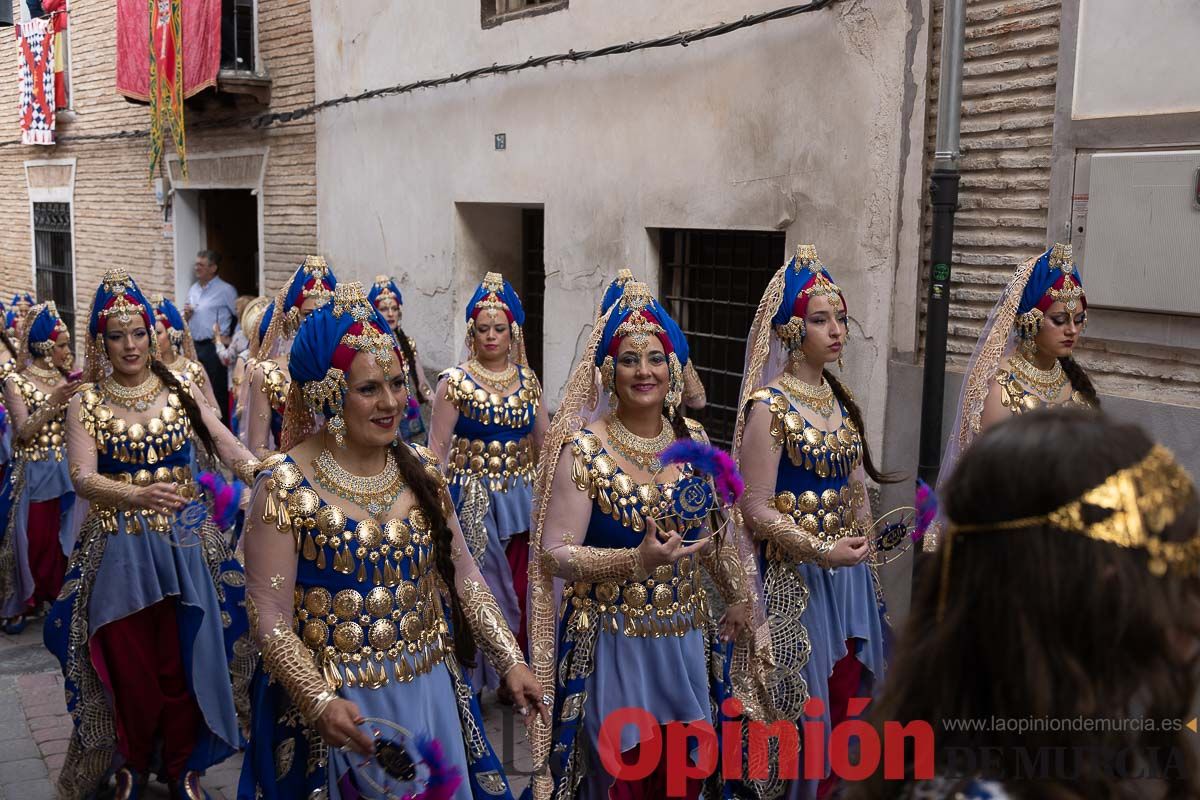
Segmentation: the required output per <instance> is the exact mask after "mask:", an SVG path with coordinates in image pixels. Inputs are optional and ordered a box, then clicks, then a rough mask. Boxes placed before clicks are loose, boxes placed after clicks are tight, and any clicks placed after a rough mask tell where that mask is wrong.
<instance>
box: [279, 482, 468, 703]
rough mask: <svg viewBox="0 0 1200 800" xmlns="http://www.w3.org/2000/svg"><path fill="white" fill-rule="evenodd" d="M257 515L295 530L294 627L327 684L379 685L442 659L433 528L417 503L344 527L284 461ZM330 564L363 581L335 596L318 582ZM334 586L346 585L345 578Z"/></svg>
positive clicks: (443, 631)
mask: <svg viewBox="0 0 1200 800" xmlns="http://www.w3.org/2000/svg"><path fill="white" fill-rule="evenodd" d="M262 518H263V522H265V523H267V524H273V525H275V527H276V528H277V529H278V530H279V531H280V532H281V533H286V534H291V535H292V536H293V538H294V540H295V543H296V548H297V550H298V552H299V553H300V556H301V559H302V561H301V563H300V566H299V569H298V572H297V579H296V580H297V585H296V598H295V602H296V605H295V608H296V625H297V633H298V634H299V636H300V637H301V639H302V640H303V641H304V643H305V644H306V645H307V646H308V647H309V649H310V650H312V651H313V653H314V656H315V657H316V659H317V663H318V665H319V666H320V668H321V669H322V673H323V675H324V676H325V679H326V681H327V682H328V683H329V685H330V686H331V687H333V688H339V687H341V686H343V685H345V686H349V687H356V686H361V687H364V688H379V687H381V686H385V685H387V684H388V683H389V682H391V681H402V682H403V681H411V680H412V679H413V678H414V677H416V676H417V675H422V674H425V673H427V672H429V671H430V669H432V668H433V667H434V666H436V665H437V664H439V663H441V661H442V660H443V658H444V654H445V651H446V648H447V638H446V636H447V631H448V628H447V626H446V624H445V619H444V616H443V608H442V604H441V600H440V595H439V593H438V577H437V573H436V565H435V562H434V557H433V531H432V529H431V527H430V523H429V520H428V518H427V517H426V516H425V514H424V512H422V511H421V509H420V508H413V509H412V510H411V511H410V512H409V513H408V515H407V516H406V517H405V518H404V519H389V520H387V521H386V522H385V523H384V524H382V525H381V524H380V523H378V522H376V521H375V520H374V519H371V518H366V519H363V520H360V521H359V522H357V523H355V524H354V525H353V528H350V527H348V525H349V520H348V519H347V517H346V515H345V513H344V512H343V511H342V510H341V509H339V508H338V507H336V506H332V505H329V504H327V503H324V502H323V501H322V500H321V498H320V496H319V495H318V494H317V492H316V491H315V490H314V489H313V488H312V487H311V486H309V485H307V483H306V481H305V480H304V476H303V474H302V473H301V471H300V468H299V467H298V466H297V465H296V464H295V462H293V461H291V460H290V459H285V460H283V461H281V462H279V463H277V464H276V465H275V466H274V467H273V469H272V472H271V476H270V478H268V484H267V502H266V506H265V508H264V510H263V516H262ZM328 569H332V570H333V571H334V572H337V573H340V574H341V575H353V576H355V579H356V580H357V581H358V583H359V584H360V585H359V586H358V587H356V588H347V589H342V590H340V591H338V592H337V593H336V594H331V593H330V591H329V590H328V589H326V588H324V587H322V586H321V585H320V584H321V582H322V580H321V575H322V573H325V571H326V570H328ZM337 583H339V584H342V583H343V581H342V579H338V580H337Z"/></svg>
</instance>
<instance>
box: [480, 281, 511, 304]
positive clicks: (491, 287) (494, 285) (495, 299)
mask: <svg viewBox="0 0 1200 800" xmlns="http://www.w3.org/2000/svg"><path fill="white" fill-rule="evenodd" d="M479 285H480V286H482V287H483V290H484V292H486V294H484V296H483V297H482V298H481V299H480V300H479V302H478V303H476V304H475V308H478V309H482V310H484V311H511V309H510V308H509V307H508V304H507V303H505V302H504V301H503V300H501V299H500V292H503V291H504V276H503V275H501V274H500V273H499V272H489V273H488V274H487V275H484V276H483V281H482V282H481V283H480V284H479Z"/></svg>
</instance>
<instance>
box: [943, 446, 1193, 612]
mask: <svg viewBox="0 0 1200 800" xmlns="http://www.w3.org/2000/svg"><path fill="white" fill-rule="evenodd" d="M1195 502H1196V485H1195V484H1194V483H1193V482H1192V477H1191V475H1189V474H1188V472H1187V470H1186V469H1184V468H1183V467H1182V466H1180V464H1179V462H1178V461H1176V460H1175V456H1174V455H1173V454H1172V453H1171V451H1170V450H1168V449H1167V448H1165V447H1163V446H1162V445H1160V444H1156V445H1154V446H1153V447H1152V448H1150V452H1149V453H1147V454H1146V456H1145V457H1144V458H1143V459H1142V460H1141V461H1139V462H1138V463H1136V464H1134V465H1132V466H1130V467H1126V468H1125V469H1122V470H1119V471H1117V472H1115V473H1113V474H1112V475H1110V476H1108V478H1106V479H1105V480H1104V482H1103V483H1101V484H1100V485H1099V486H1096V487H1094V488H1092V489H1089V490H1088V491H1086V492H1084V493H1083V495H1082V496H1080V497H1079V498H1078V499H1075V500H1072V501H1070V502H1069V503H1065V504H1064V505H1062V506H1059V507H1058V508H1056V509H1055V510H1053V511H1051V512H1049V513H1048V514H1038V515H1035V516H1030V517H1021V518H1020V519H1012V520H997V521H996V522H981V523H972V524H963V525H960V524H957V523H955V522H954V521H953V520H950V521H949V524H948V525H947V527H946V536H945V539H944V541H943V542H942V546H941V551H942V565H941V566H942V575H941V586H940V590H939V600H938V617H939V618H940V617H941V616H942V614H943V612H944V611H945V605H946V595H947V592H948V590H949V578H950V558H951V550H952V548H951V545H952V544H953V542H954V540H955V539H957V538H958V537H959V536H961V535H963V534H973V535H979V534H983V533H1001V532H1005V531H1017V530H1023V529H1028V528H1033V527H1036V526H1042V525H1044V526H1047V527H1049V528H1052V529H1054V530H1057V531H1062V532H1063V533H1070V534H1074V535H1077V536H1085V537H1087V538H1088V539H1092V540H1093V541H1097V542H1104V543H1106V544H1111V545H1114V546H1116V547H1120V548H1123V549H1134V550H1141V551H1143V552H1145V554H1146V556H1147V559H1148V560H1147V568H1148V569H1149V570H1150V573H1151V574H1152V575H1155V576H1160V577H1161V576H1163V575H1165V574H1166V573H1167V572H1168V571H1171V572H1174V573H1176V574H1179V575H1186V576H1193V577H1194V576H1196V575H1197V574H1198V572H1200V533H1193V535H1192V537H1191V538H1190V539H1186V540H1184V541H1168V540H1166V539H1163V538H1162V533H1163V531H1165V530H1166V529H1167V528H1168V527H1170V526H1171V525H1172V524H1174V522H1175V520H1176V519H1178V518H1179V515H1180V514H1182V513H1183V512H1184V511H1185V510H1186V509H1187V508H1188V506H1189V505H1191V504H1193V503H1195Z"/></svg>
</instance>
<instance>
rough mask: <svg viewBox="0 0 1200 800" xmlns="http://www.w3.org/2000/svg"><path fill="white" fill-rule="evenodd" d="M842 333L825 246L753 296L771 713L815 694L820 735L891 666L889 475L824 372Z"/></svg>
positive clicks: (747, 404) (753, 411)
mask: <svg viewBox="0 0 1200 800" xmlns="http://www.w3.org/2000/svg"><path fill="white" fill-rule="evenodd" d="M847 331H848V328H847V314H846V301H845V298H844V297H843V296H842V292H841V290H840V289H839V288H838V287H837V285H836V284H835V283H834V282H833V278H832V277H831V276H830V274H829V272H828V270H826V269H825V267H824V266H823V265H822V264H821V262H820V261H819V260H818V258H817V253H816V248H815V247H813V246H812V245H801V246H800V247H799V248H798V251H797V255H796V257H795V258H793V259H792V260H791V261H790V262H788V263H787V264H786V265H785V266H784V267H782V268H781V269H780V270H779V271H778V272H777V273H776V274H775V276H774V278H772V280H771V282H770V283H769V284H768V286H767V290H766V292H765V293H764V296H763V299H762V301H761V302H760V304H759V306H758V313H757V314H756V316H755V318H754V323H753V326H752V327H751V329H750V337H749V341H748V343H747V364H746V371H745V377H744V379H743V380H744V382H743V384H742V395H741V399H742V403H741V407H742V409H743V413H742V417H741V418H740V419H739V422H738V426H737V429H736V430H735V434H734V435H735V438H734V448H735V456H736V457H737V458H738V465H739V467H740V468H741V470H742V475H743V477H744V478H745V481H746V493H745V495H743V497H742V501H741V504H740V508H741V511H742V514H743V516H744V518H745V521H746V523H747V524H748V526H749V528H750V529H751V531H752V533H753V537H754V543H755V551H756V556H757V564H756V567H757V571H758V574H759V575H761V576H762V581H763V591H764V597H765V600H766V604H767V615H768V618H767V623H768V626H769V629H770V632H771V644H772V651H773V654H774V661H775V673H774V679H773V680H772V681H770V686H771V687H772V704H773V706H774V711H775V713H776V714H777V715H778V716H779V717H780V718H782V719H791V720H795V721H796V722H797V724H799V723H800V722H801V713H802V711H804V708H805V703H806V702H807V701H808V700H809V698H815V699H819V700H820V701H821V702H822V704H823V709H824V713H823V715H822V720H823V722H824V725H825V736H824V739H823V741H825V742H828V741H829V730H830V727H831V725H834V724H837V722H838V721H840V720H841V719H842V718H844V716H845V714H846V710H847V705H848V702H849V699H850V698H853V697H866V696H869V695H870V692H871V690H872V687H874V686H876V685H877V684H878V682H879V681H880V680H881V679H882V678H883V675H884V670H885V667H886V663H885V636H886V635H887V623H886V621H885V619H884V605H883V596H882V593H881V590H880V587H879V582H878V578H877V576H876V575H875V573H874V570H873V568H872V566H871V564H870V563H868V560H867V559H868V558H869V556H870V555H871V548H870V543H869V541H868V537H867V534H868V533H869V531H870V527H871V522H872V520H871V510H870V506H869V503H868V500H867V494H866V488H865V485H864V483H865V480H866V478H867V476H870V477H871V478H872V479H873V480H875V481H876V482H883V481H888V480H890V479H889V478H888V477H887V476H885V475H882V474H881V473H880V472H879V471H878V470H877V469H876V468H875V465H874V462H873V461H872V460H871V454H870V451H869V450H868V449H867V443H866V440H865V438H864V434H863V417H862V412H861V411H860V409H859V407H858V405H857V403H855V401H854V398H853V397H852V396H851V394H850V392H849V391H848V390H847V389H846V388H845V387H844V386H843V385H842V383H841V382H840V381H839V380H838V379H837V378H835V377H834V376H833V373H831V372H830V371H829V369H827V365H829V364H832V363H833V362H839V361H840V360H841V358H842V355H843V352H844V349H845V346H846V334H847ZM816 716H817V715H816V714H808V718H815V717H816ZM805 721H808V719H806V720H805ZM827 764H828V760H827V759H826V765H827ZM826 774H828V767H827V766H826ZM832 788H833V779H829V780H828V781H824V782H822V783H821V786H820V788H818V781H817V780H815V779H814V780H808V781H804V780H798V781H795V782H793V783H792V784H791V785H790V786H786V787H785V786H783V785H782V784H780V783H778V782H775V783H773V784H772V785H771V786H768V787H766V790H765V791H764V792H763V794H764V795H766V796H768V797H769V796H778V795H780V794H782V793H783V792H784V791H785V790H786V793H787V795H788V797H790V798H796V799H799V798H804V800H809V799H810V798H812V797H815V796H818V793H819V794H820V796H824V794H825V793H826V792H828V791H830V790H831V789H832Z"/></svg>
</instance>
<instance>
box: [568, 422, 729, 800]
mask: <svg viewBox="0 0 1200 800" xmlns="http://www.w3.org/2000/svg"><path fill="white" fill-rule="evenodd" d="M688 425H689V428H690V429H691V432H692V435H693V436H694V437H695V438H699V437H701V436H702V435H703V434H702V428H700V426H699V424H698V423H694V422H692V421H691V420H688ZM572 450H573V452H574V455H575V459H574V462H575V463H574V465H573V467H572V469H573V475H574V479H575V484H576V487H577V488H578V489H579V490H580V491H584V492H587V493H588V494H589V496H590V497H591V498H592V509H591V516H590V518H589V520H588V527H587V533H586V534H585V536H584V538H583V541H582V542H577V543H576V544H580V545H583V546H584V547H590V548H620V549H624V548H632V547H637V546H638V545H639V544H641V542H642V539H643V538H644V535H645V518H646V517H647V516H648V515H649V516H654V517H656V518H661V514H662V502H663V500H662V498H664V497H666V496H667V495H668V493H670V492H672V491H673V490H674V488H675V486H676V484H677V482H678V479H677V481H673V482H671V483H664V484H657V485H655V484H642V485H639V484H638V483H637V481H635V480H633V478H632V477H631V476H629V475H628V474H626V473H625V472H624V471H623V470H622V469H621V468H620V466H618V464H617V462H616V461H615V460H614V459H613V458H612V456H611V455H609V454H608V452H607V451H606V450H605V448H604V446H603V444H602V441H601V439H600V438H599V437H598V436H596V435H594V434H592V433H591V432H590V431H588V430H587V429H584V430H583V431H580V432H579V433H577V434H576V435H575V437H574V439H573V445H572ZM563 468H565V465H560V467H559V469H563ZM687 469H688V468H687V467H686V466H685V467H684V470H685V474H686V473H687ZM685 538H687V537H685ZM738 566H739V568H740V565H738ZM700 573H701V563H700V559H699V556H698V555H696V554H692V555H689V556H685V557H684V558H682V559H680V560H679V561H678V562H676V563H675V564H673V565H664V566H660V567H658V568H657V569H656V570H655V571H654V572H653V574H652V575H650V576H649V577H648V578H647V579H646V580H642V581H638V580H623V581H622V580H610V581H599V582H588V581H582V580H581V581H574V582H571V581H568V582H567V583H566V585H565V587H564V590H563V597H562V605H561V607H560V612H559V620H558V635H557V642H558V652H557V659H556V670H555V674H556V676H557V687H556V690H555V706H554V733H553V744H552V746H551V755H550V768H551V772H552V774H553V775H554V781H555V786H554V794H553V796H554V797H555V798H556V800H559V799H561V800H567V799H568V798H576V797H581V798H607V797H608V792H609V789H610V787H611V785H612V781H613V779H612V777H611V776H610V775H609V773H608V772H607V771H606V770H605V768H604V767H603V766H602V765H601V762H600V755H599V751H598V742H599V739H600V729H601V726H602V724H603V723H604V721H605V719H606V718H608V717H609V715H610V714H612V713H613V712H614V711H617V710H618V709H623V708H630V707H632V708H637V709H639V710H645V711H646V712H648V713H649V714H650V715H651V716H652V717H653V718H654V719H655V720H656V721H657V722H658V723H659V725H665V724H667V723H669V722H686V723H690V722H705V723H710V724H712V723H713V722H714V720H715V719H717V717H718V713H717V710H716V709H717V708H718V707H719V704H720V702H721V701H722V700H723V699H724V698H725V697H726V696H728V695H729V694H730V693H731V687H730V686H729V684H728V682H727V680H726V675H727V667H728V663H727V658H726V657H725V654H724V648H722V647H720V646H719V645H717V644H716V637H715V623H714V621H713V619H712V614H711V612H710V608H709V600H708V595H707V592H706V590H705V586H704V582H703V581H702V580H701V575H700ZM714 577H716V576H714ZM727 599H728V598H727ZM640 743H641V739H640V736H639V729H638V728H635V727H633V726H626V727H624V728H623V729H622V731H621V738H620V743H619V747H620V749H621V752H625V751H628V750H630V749H631V748H633V747H635V746H637V745H639V744H640Z"/></svg>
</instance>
